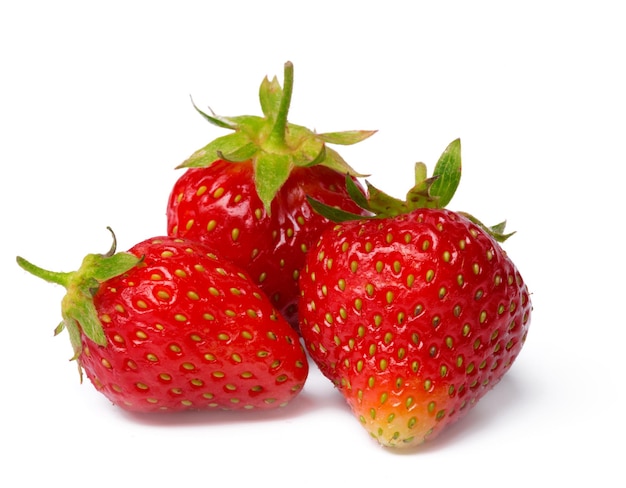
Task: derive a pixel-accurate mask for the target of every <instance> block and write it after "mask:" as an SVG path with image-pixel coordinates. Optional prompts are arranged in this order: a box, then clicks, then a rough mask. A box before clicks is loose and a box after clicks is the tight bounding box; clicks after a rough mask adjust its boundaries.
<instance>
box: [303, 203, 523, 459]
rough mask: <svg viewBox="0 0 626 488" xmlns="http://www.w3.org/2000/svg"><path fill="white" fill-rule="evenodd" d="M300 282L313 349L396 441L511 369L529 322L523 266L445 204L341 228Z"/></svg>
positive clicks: (425, 434)
mask: <svg viewBox="0 0 626 488" xmlns="http://www.w3.org/2000/svg"><path fill="white" fill-rule="evenodd" d="M300 287H301V295H302V297H301V304H300V314H301V322H300V329H301V334H302V336H303V338H304V340H305V343H306V346H307V350H308V352H309V354H310V356H311V357H312V358H313V360H314V361H315V362H316V364H317V365H318V366H319V368H320V370H321V371H322V372H323V373H324V375H326V376H327V377H328V378H329V379H330V380H331V381H332V382H333V383H334V384H335V385H336V386H337V388H338V389H339V390H340V391H341V392H342V393H343V395H344V396H345V397H346V400H347V402H348V404H349V405H350V407H351V409H352V410H353V412H354V414H355V415H356V417H357V418H358V419H359V420H360V422H361V423H362V425H363V426H364V427H365V428H366V429H367V431H369V433H370V434H371V435H372V436H373V437H374V438H376V439H377V440H378V441H379V442H380V443H381V444H382V445H384V446H390V447H408V446H415V445H419V444H421V443H422V442H424V441H425V440H426V439H432V438H434V437H436V436H437V435H438V434H439V433H440V432H441V431H442V430H443V429H444V428H445V427H446V426H447V425H449V424H451V423H452V422H454V421H456V420H458V419H460V418H462V417H463V416H464V415H465V414H466V413H467V412H468V411H469V410H470V409H471V407H473V406H474V405H475V404H476V402H477V401H478V400H479V399H480V398H481V397H482V396H483V395H485V394H486V393H487V392H488V391H489V390H490V389H491V388H492V387H493V386H494V385H496V384H497V383H498V381H499V380H500V379H501V378H502V376H503V375H504V374H505V372H506V371H507V370H508V369H509V368H510V367H511V364H512V363H513V361H514V360H515V358H516V357H517V355H518V354H519V352H520V350H521V348H522V346H523V344H524V341H525V340H526V335H527V330H528V326H529V323H530V312H531V303H530V299H529V293H528V290H527V287H526V285H525V284H524V282H523V280H522V277H521V276H520V273H519V272H518V270H517V269H516V267H515V265H514V264H513V263H512V262H511V260H510V259H509V258H508V257H507V255H506V254H505V252H504V251H503V250H502V248H501V247H500V246H499V244H498V243H497V242H496V241H495V240H494V239H493V238H492V237H491V236H490V235H488V234H487V233H486V232H485V231H484V230H483V229H482V228H481V227H479V226H478V225H476V224H474V223H473V222H472V221H470V220H469V219H468V218H466V217H465V216H462V215H459V214H458V213H455V212H451V211H449V210H445V209H428V208H423V209H418V210H414V211H412V212H409V213H406V214H403V215H399V216H396V217H388V218H380V219H371V220H367V221H351V222H345V223H343V224H339V225H337V226H335V227H334V228H333V229H330V230H328V231H326V232H325V233H324V234H322V236H321V238H320V240H319V242H318V244H317V246H316V247H315V248H314V249H313V250H312V251H311V253H310V255H309V257H308V259H307V264H306V267H305V269H304V271H303V273H302V275H301V278H300Z"/></svg>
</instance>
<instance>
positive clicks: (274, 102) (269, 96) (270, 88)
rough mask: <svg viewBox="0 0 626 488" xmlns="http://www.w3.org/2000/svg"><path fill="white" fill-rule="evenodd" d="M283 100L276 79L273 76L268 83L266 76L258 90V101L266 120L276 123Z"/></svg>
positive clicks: (281, 90) (281, 89) (280, 88)
mask: <svg viewBox="0 0 626 488" xmlns="http://www.w3.org/2000/svg"><path fill="white" fill-rule="evenodd" d="M282 98H283V88H282V87H281V86H280V83H279V81H278V78H276V77H275V76H274V78H272V80H271V81H270V80H269V78H267V76H266V77H265V78H264V79H263V81H262V82H261V87H260V88H259V101H260V102H261V110H262V111H263V115H265V117H266V118H267V119H271V120H272V121H273V122H276V114H277V113H278V110H279V109H280V103H281V100H282Z"/></svg>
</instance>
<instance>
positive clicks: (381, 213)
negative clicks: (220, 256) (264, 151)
mask: <svg viewBox="0 0 626 488" xmlns="http://www.w3.org/2000/svg"><path fill="white" fill-rule="evenodd" d="M414 178H415V180H414V185H413V187H412V188H411V189H410V190H409V191H408V192H407V195H406V199H405V200H400V199H398V198H395V197H392V196H391V195H388V194H387V193H385V192H383V191H381V190H379V189H378V188H376V187H375V186H374V185H372V184H371V183H370V182H369V181H366V182H365V183H366V185H367V194H368V195H369V197H366V196H365V195H363V193H361V191H360V190H359V189H358V187H357V186H356V184H355V183H354V182H353V181H352V179H351V178H350V177H349V175H346V188H347V190H348V194H349V195H350V198H351V199H352V200H353V201H354V203H356V204H357V205H358V206H359V207H360V208H362V209H364V210H367V211H368V212H370V213H371V214H373V215H369V216H366V217H363V216H362V215H359V214H355V213H351V212H347V211H345V210H343V209H338V208H336V207H330V206H328V205H325V204H323V203H321V202H319V201H317V200H315V199H313V198H310V197H308V200H309V203H310V204H311V206H312V207H313V209H314V210H315V211H316V212H318V213H319V214H321V215H322V216H324V217H326V218H327V219H329V220H332V221H334V222H338V223H339V222H346V221H351V220H363V219H364V218H365V219H372V218H386V217H395V216H397V215H402V214H407V213H409V212H412V211H414V210H417V209H420V208H445V206H446V205H447V204H448V203H449V202H450V200H451V199H452V197H453V196H454V193H455V192H456V190H457V188H458V186H459V183H460V180H461V140H460V139H455V140H454V141H452V142H451V143H450V144H448V146H447V147H446V149H445V150H444V151H443V153H442V154H441V156H440V157H439V160H438V161H437V164H436V165H435V169H434V171H433V175H432V176H430V177H429V176H428V171H427V168H426V165H425V164H424V163H415V168H414ZM457 213H458V214H460V215H463V216H465V217H466V218H467V219H469V220H470V221H471V222H473V223H474V224H476V225H477V226H479V227H480V228H481V229H483V230H484V231H485V232H486V233H487V234H489V235H490V236H491V237H493V238H494V239H495V240H496V241H497V242H504V241H506V240H507V239H508V238H509V237H511V236H512V235H513V234H515V232H510V233H505V226H506V221H505V222H500V223H499V224H496V225H494V226H492V227H488V226H486V225H484V224H483V223H482V222H481V221H480V220H478V219H477V218H475V217H473V216H472V215H470V214H468V213H465V212H457Z"/></svg>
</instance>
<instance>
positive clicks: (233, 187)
mask: <svg viewBox="0 0 626 488" xmlns="http://www.w3.org/2000/svg"><path fill="white" fill-rule="evenodd" d="M292 91H293V65H292V64H291V63H289V62H288V63H286V64H285V71H284V86H283V87H281V86H280V84H279V82H278V81H277V80H276V78H274V79H273V80H272V81H269V80H268V79H267V78H265V79H264V80H263V82H262V84H261V87H260V90H259V98H260V102H261V108H262V111H263V116H262V117H261V116H252V115H245V116H237V117H222V116H218V115H215V114H213V113H211V114H207V113H205V112H203V111H201V110H200V109H198V108H197V107H195V105H194V107H195V108H196V110H197V111H198V112H199V113H200V114H201V115H202V116H203V117H204V118H205V119H206V120H208V121H209V122H210V123H212V124H213V125H216V126H218V127H220V128H224V129H229V130H232V131H233V132H232V133H231V134H228V135H225V136H222V137H219V138H217V139H215V140H214V141H212V142H210V143H209V144H208V145H207V146H205V147H203V148H202V149H200V150H198V151H196V152H195V153H194V154H192V156H191V157H190V158H189V159H188V160H186V161H185V162H184V163H182V164H181V165H180V166H179V168H186V171H185V173H184V174H183V175H182V176H181V177H180V178H179V179H178V180H177V181H176V182H175V184H174V187H173V189H172V191H171V194H170V197H169V200H168V205H167V231H168V234H169V235H172V236H178V237H185V238H192V239H196V240H199V241H201V242H204V243H206V244H207V245H209V246H210V247H211V248H212V249H213V251H214V252H215V253H216V254H219V255H220V256H222V257H224V258H226V259H230V260H231V261H233V262H234V263H236V264H237V265H239V266H241V267H242V268H244V269H245V270H246V271H247V272H248V273H249V274H250V275H251V277H252V279H253V280H254V281H255V282H256V283H257V284H258V285H259V286H260V287H261V288H262V289H263V291H264V292H265V293H266V294H267V295H268V296H269V297H270V298H271V300H272V302H273V303H274V304H275V306H276V307H277V308H278V309H279V311H280V312H281V314H282V315H283V316H284V317H285V318H286V319H287V320H288V321H289V322H290V323H291V324H292V326H294V327H296V328H297V302H298V296H299V291H298V285H297V282H298V276H299V273H300V270H301V268H302V266H303V264H304V259H305V255H306V252H307V250H308V249H309V248H310V247H311V245H313V244H314V243H315V242H316V241H317V238H318V237H319V235H320V233H321V232H322V231H323V230H324V229H326V228H327V227H328V226H329V225H332V222H330V221H329V220H328V219H326V218H325V217H323V216H322V215H320V214H318V213H316V212H314V211H313V210H312V209H311V206H310V205H309V203H308V201H307V198H306V196H307V195H311V196H314V197H315V198H316V199H318V200H320V201H322V202H324V203H325V204H327V205H330V206H339V207H342V208H346V209H348V210H350V211H352V212H355V213H364V214H365V213H366V211H364V210H363V209H361V208H359V207H358V206H357V205H355V204H354V203H353V202H352V200H351V198H350V197H349V195H348V193H347V190H346V187H345V183H344V179H345V175H346V174H349V175H351V176H352V177H353V182H355V184H358V183H356V179H355V178H356V177H357V176H359V174H358V173H357V172H356V171H354V170H353V169H352V168H351V167H350V166H349V165H348V164H347V163H346V161H345V160H344V159H343V158H342V157H341V156H340V155H339V154H338V153H337V152H336V151H335V150H334V149H332V148H331V147H329V144H341V145H350V144H355V143H357V142H359V141H362V140H364V139H366V138H367V137H369V136H370V135H372V134H373V131H347V132H331V133H321V134H318V133H316V132H314V131H311V130H309V129H307V128H305V127H302V126H299V125H296V124H292V123H289V122H288V121H287V114H288V111H289V106H290V103H291V96H292Z"/></svg>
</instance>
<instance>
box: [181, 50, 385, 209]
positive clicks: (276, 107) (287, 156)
mask: <svg viewBox="0 0 626 488" xmlns="http://www.w3.org/2000/svg"><path fill="white" fill-rule="evenodd" d="M283 85H284V86H282V87H281V85H280V83H279V82H278V80H277V79H276V77H274V78H273V79H272V80H271V81H270V80H269V79H268V78H267V77H265V78H264V79H263V82H262V83H261V87H260V89H259V99H260V102H261V109H262V111H263V116H262V117H261V116H255V115H243V116H235V117H223V116H219V115H216V114H215V113H214V112H213V111H212V110H210V109H209V110H210V112H211V113H210V114H208V113H206V112H204V111H202V110H201V109H199V108H198V107H197V106H196V105H195V103H193V100H192V104H193V106H194V108H195V109H196V111H197V112H198V113H200V115H202V116H203V117H204V118H205V119H206V120H207V121H208V122H210V123H211V124H213V125H215V126H217V127H221V128H223V129H229V130H232V131H234V132H233V133H231V134H228V135H225V136H222V137H219V138H217V139H215V140H213V141H211V142H210V143H209V144H207V145H206V146H205V147H203V148H202V149H199V150H198V151H196V152H194V153H193V154H192V155H191V156H190V157H189V158H188V159H187V160H185V161H184V162H183V163H182V164H180V165H179V166H178V168H199V167H208V166H210V165H211V164H213V163H214V162H215V161H217V160H220V159H221V160H224V161H228V162H232V163H242V162H248V161H250V162H251V163H252V165H253V168H254V175H255V177H254V178H255V186H256V190H257V193H258V195H259V197H260V199H261V201H262V202H263V205H264V206H265V209H266V211H268V212H269V211H270V205H271V202H272V200H273V198H274V196H275V195H276V193H277V192H278V190H279V189H280V188H281V186H282V185H283V183H285V181H286V180H287V178H288V177H289V174H290V173H291V171H292V169H293V168H295V167H308V166H314V165H318V164H321V165H324V166H327V167H329V168H332V169H334V170H335V171H338V172H339V173H342V174H343V173H345V174H349V175H351V176H355V177H360V176H363V175H361V174H359V173H357V172H356V171H355V170H354V169H353V168H352V167H350V165H349V164H348V163H347V162H346V161H345V160H344V159H343V158H342V157H341V156H340V155H339V153H338V152H337V151H335V150H334V149H332V148H330V147H328V144H339V145H351V144H356V143H357V142H361V141H363V140H365V139H367V138H368V137H370V136H371V135H373V134H374V133H375V132H376V131H372V130H356V131H343V132H327V133H321V134H318V133H316V132H314V131H312V130H310V129H307V128H306V127H303V126H300V125H296V124H292V123H289V122H288V120H287V115H288V112H289V107H290V104H291V97H292V93H293V64H292V63H291V62H289V61H288V62H287V63H285V67H284V82H283Z"/></svg>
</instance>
